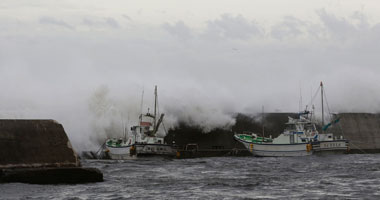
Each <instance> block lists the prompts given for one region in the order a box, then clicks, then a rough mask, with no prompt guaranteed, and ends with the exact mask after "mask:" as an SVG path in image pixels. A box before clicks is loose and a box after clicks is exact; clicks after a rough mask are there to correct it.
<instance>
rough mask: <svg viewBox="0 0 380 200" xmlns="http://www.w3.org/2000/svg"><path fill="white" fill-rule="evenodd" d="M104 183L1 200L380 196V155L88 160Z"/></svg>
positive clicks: (2, 189)
mask: <svg viewBox="0 0 380 200" xmlns="http://www.w3.org/2000/svg"><path fill="white" fill-rule="evenodd" d="M82 164H83V166H85V167H96V168H99V169H100V170H101V171H102V172H103V173H104V182H100V183H90V184H78V185H33V184H22V183H7V184H0V199H380V154H361V155H359V154H351V155H329V156H315V155H312V156H306V157H294V158H292V157H282V158H258V157H214V158H196V159H164V158H141V159H140V158H139V159H135V160H126V161H114V160H82Z"/></svg>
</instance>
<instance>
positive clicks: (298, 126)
mask: <svg viewBox="0 0 380 200" xmlns="http://www.w3.org/2000/svg"><path fill="white" fill-rule="evenodd" d="M304 114H308V113H301V114H300V116H299V119H294V118H291V117H288V118H289V121H288V122H287V123H286V125H287V128H286V129H285V130H284V132H283V133H281V134H280V135H279V136H278V137H276V138H274V139H271V138H264V137H258V136H257V135H256V134H251V135H247V134H235V135H234V138H235V140H237V141H239V142H241V143H242V144H244V146H245V148H246V149H248V151H249V152H250V153H252V155H254V156H264V157H267V156H270V157H285V156H307V155H311V154H312V149H311V148H312V146H311V141H312V140H313V138H315V136H316V135H317V134H318V132H317V131H316V128H315V124H313V123H312V122H311V120H309V119H307V118H305V117H303V116H302V115H304Z"/></svg>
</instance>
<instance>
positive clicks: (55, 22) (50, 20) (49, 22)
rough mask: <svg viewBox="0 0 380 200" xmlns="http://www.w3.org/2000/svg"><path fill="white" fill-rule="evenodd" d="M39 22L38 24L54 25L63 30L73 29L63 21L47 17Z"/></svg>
mask: <svg viewBox="0 0 380 200" xmlns="http://www.w3.org/2000/svg"><path fill="white" fill-rule="evenodd" d="M39 22H40V24H46V25H56V26H60V27H64V28H67V29H71V30H72V29H74V27H73V26H71V25H69V24H67V23H66V22H64V21H63V20H60V19H56V18H53V17H48V16H45V17H41V18H40V20H39Z"/></svg>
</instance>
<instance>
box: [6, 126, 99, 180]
mask: <svg viewBox="0 0 380 200" xmlns="http://www.w3.org/2000/svg"><path fill="white" fill-rule="evenodd" d="M102 180H103V175H102V173H101V172H100V171H99V170H97V169H92V168H82V167H81V164H80V162H79V160H78V156H77V154H76V152H75V151H74V150H73V148H72V146H71V143H70V141H69V139H68V137H67V135H66V133H65V131H64V128H63V126H62V125H61V124H59V123H58V122H56V121H54V120H0V182H26V183H41V184H49V183H54V184H55V183H84V182H97V181H102Z"/></svg>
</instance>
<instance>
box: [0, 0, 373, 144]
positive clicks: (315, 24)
mask: <svg viewBox="0 0 380 200" xmlns="http://www.w3.org/2000/svg"><path fill="white" fill-rule="evenodd" d="M379 10H380V3H379V2H378V1H375V0H367V1H356V0H355V1H354V0H352V1H350V0H345V1H334V0H329V1H304V0H289V1H280V0H277V1H274V0H265V1H264V0H263V1H253V0H247V1H243V0H235V1H223V0H212V1H205V0H203V1H201V0H199V1H194V0H192V1H182V0H175V1H174V0H173V1H170V0H166V1H143V0H140V1H127V0H113V1H105V0H98V1H94V0H91V1H90V0H87V1H69V0H59V1H58V0H57V1H41V0H34V1H28V0H25V1H21V0H16V1H15V0H2V1H0V91H1V92H0V116H1V117H3V118H52V119H56V120H57V121H59V122H61V123H62V124H63V125H64V127H65V128H66V131H67V133H68V135H69V137H70V138H71V139H72V140H73V143H74V145H75V146H77V147H78V146H80V143H81V142H82V141H83V139H84V140H86V139H87V138H90V137H92V134H94V132H97V131H98V133H96V134H97V135H98V136H99V134H100V135H101V134H102V131H99V129H102V127H108V126H111V124H112V121H118V123H120V121H128V122H126V123H133V122H131V121H133V120H135V119H137V116H136V115H137V114H138V113H139V112H140V102H141V96H142V95H141V93H142V90H143V88H144V91H145V95H144V109H145V110H146V108H147V107H150V108H152V106H151V105H152V98H153V88H154V85H158V87H159V103H160V109H161V111H163V112H165V113H166V117H167V118H166V120H167V123H168V124H169V125H168V126H174V125H175V124H176V122H177V121H178V120H184V121H187V122H189V123H193V124H199V125H201V126H203V127H206V128H213V127H216V126H223V125H225V124H233V122H234V121H233V118H232V117H231V115H232V114H233V113H236V112H243V113H248V114H254V113H256V112H261V108H262V106H265V110H266V111H267V112H275V111H281V112H297V111H298V110H299V104H300V91H301V94H302V102H303V104H306V103H307V102H309V101H310V98H311V96H312V94H314V93H315V91H316V89H317V88H318V86H319V82H320V81H323V82H324V83H325V89H326V91H327V98H328V103H329V107H330V109H331V110H332V111H333V112H379V110H380V103H379V102H380V81H379V75H380V12H378V11H379ZM315 104H317V103H316V102H315ZM117 126H121V125H120V124H117ZM94 127H95V128H94ZM94 129H96V130H94ZM116 129H118V128H116Z"/></svg>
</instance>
